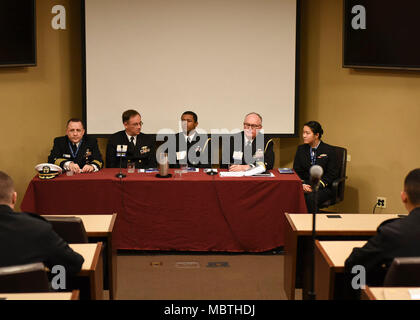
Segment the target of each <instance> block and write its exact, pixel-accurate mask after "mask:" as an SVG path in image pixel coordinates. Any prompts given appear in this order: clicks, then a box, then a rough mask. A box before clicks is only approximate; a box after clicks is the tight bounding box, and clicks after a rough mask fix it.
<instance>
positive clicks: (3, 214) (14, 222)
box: [0, 171, 84, 276]
mask: <svg viewBox="0 0 420 320" xmlns="http://www.w3.org/2000/svg"><path fill="white" fill-rule="evenodd" d="M16 200H17V193H16V191H15V189H14V186H13V180H12V178H10V177H9V176H8V175H7V174H6V173H4V172H2V171H0V267H8V266H16V265H22V264H28V263H35V262H43V263H44V264H45V266H46V267H48V268H49V269H50V270H51V269H52V267H53V266H55V265H61V266H63V267H64V268H65V270H66V275H70V276H71V275H74V274H76V273H78V272H79V271H80V269H81V267H82V264H83V262H84V259H83V257H82V256H81V255H80V254H78V253H76V252H74V251H73V250H72V249H71V248H70V247H69V246H68V245H67V243H66V242H65V241H64V240H63V239H62V238H60V237H59V236H58V235H57V234H56V233H55V232H54V231H53V229H52V226H51V224H50V223H49V222H48V221H46V220H45V219H44V218H42V217H41V216H38V215H35V214H30V213H21V212H14V211H13V209H14V207H15V204H16Z"/></svg>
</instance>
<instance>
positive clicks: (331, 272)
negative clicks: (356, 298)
mask: <svg viewBox="0 0 420 320" xmlns="http://www.w3.org/2000/svg"><path fill="white" fill-rule="evenodd" d="M365 244H366V241H319V240H315V281H314V282H315V283H314V285H315V293H316V299H317V300H335V299H338V300H341V299H347V298H348V297H349V293H350V294H351V293H352V291H351V289H349V288H350V287H351V286H350V283H349V281H350V280H349V279H345V278H344V264H345V261H346V259H347V258H348V256H349V255H350V254H351V252H352V251H353V248H356V247H357V248H361V247H363V246H364V245H365ZM353 293H354V292H353Z"/></svg>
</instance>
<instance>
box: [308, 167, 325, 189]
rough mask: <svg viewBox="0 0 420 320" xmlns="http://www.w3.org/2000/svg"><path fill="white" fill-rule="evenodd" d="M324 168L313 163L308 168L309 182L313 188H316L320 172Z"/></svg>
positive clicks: (319, 179)
mask: <svg viewBox="0 0 420 320" xmlns="http://www.w3.org/2000/svg"><path fill="white" fill-rule="evenodd" d="M323 173H324V170H323V169H322V167H321V166H319V165H314V166H312V167H311V169H310V170H309V174H310V176H311V178H310V183H311V187H312V189H313V190H318V188H319V182H320V181H321V177H322V174H323Z"/></svg>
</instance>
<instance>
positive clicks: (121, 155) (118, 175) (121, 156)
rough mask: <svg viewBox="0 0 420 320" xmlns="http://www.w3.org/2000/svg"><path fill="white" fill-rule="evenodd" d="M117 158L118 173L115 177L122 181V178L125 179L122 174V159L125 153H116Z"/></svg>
mask: <svg viewBox="0 0 420 320" xmlns="http://www.w3.org/2000/svg"><path fill="white" fill-rule="evenodd" d="M118 156H119V157H120V172H119V173H117V174H116V175H115V176H116V177H117V178H120V179H122V178H125V177H126V176H127V175H125V174H124V173H122V158H123V157H124V156H125V153H124V152H117V157H118Z"/></svg>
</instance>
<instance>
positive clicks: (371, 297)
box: [361, 286, 376, 300]
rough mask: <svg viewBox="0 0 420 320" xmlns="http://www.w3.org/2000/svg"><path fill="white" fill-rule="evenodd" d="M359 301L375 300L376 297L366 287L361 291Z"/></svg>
mask: <svg viewBox="0 0 420 320" xmlns="http://www.w3.org/2000/svg"><path fill="white" fill-rule="evenodd" d="M361 300H376V297H375V296H374V294H373V293H372V291H371V290H370V288H369V286H366V288H365V289H362V295H361Z"/></svg>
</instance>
